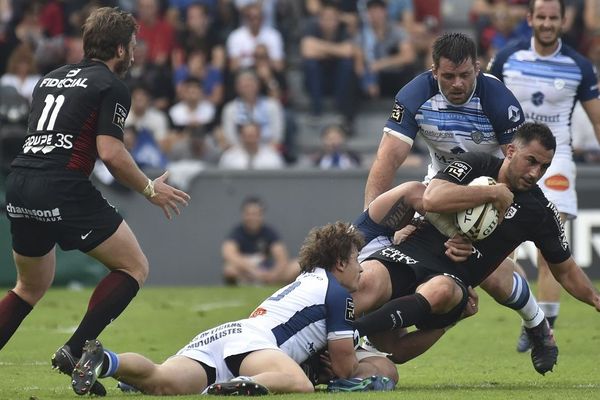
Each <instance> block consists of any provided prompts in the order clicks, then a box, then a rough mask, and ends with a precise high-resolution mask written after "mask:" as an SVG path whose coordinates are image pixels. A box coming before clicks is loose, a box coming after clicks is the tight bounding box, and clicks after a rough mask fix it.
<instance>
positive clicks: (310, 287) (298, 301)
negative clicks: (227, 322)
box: [243, 268, 354, 363]
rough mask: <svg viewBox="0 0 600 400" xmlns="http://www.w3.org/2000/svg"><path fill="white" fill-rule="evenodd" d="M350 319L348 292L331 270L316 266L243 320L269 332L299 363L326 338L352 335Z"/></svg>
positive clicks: (324, 341)
mask: <svg viewBox="0 0 600 400" xmlns="http://www.w3.org/2000/svg"><path fill="white" fill-rule="evenodd" d="M353 321H354V303H353V301H352V296H351V295H350V292H348V290H347V289H346V288H344V287H343V286H342V285H340V283H339V282H338V281H337V279H335V277H334V276H333V275H332V274H331V273H330V272H327V271H325V270H324V269H323V268H315V270H314V272H309V273H302V274H300V276H298V278H296V280H295V281H294V282H292V283H290V284H289V285H287V286H285V287H283V288H281V289H279V290H278V291H277V292H275V293H274V294H273V295H272V296H271V297H269V298H268V299H266V300H265V301H263V302H262V303H261V304H260V305H259V306H258V307H257V308H256V309H255V310H254V312H253V313H252V314H251V316H250V318H248V319H246V320H244V321H243V322H244V324H248V325H252V326H253V327H254V328H255V331H262V332H271V333H272V334H273V337H274V339H275V341H276V343H277V346H278V347H279V348H280V349H281V350H283V351H284V352H285V353H286V354H287V355H289V356H290V357H291V358H292V359H294V361H296V362H297V363H301V362H303V361H305V360H306V359H307V358H308V357H309V356H311V355H312V354H313V353H315V352H318V351H320V350H322V349H324V348H325V347H326V346H327V341H328V340H336V339H346V338H353V334H354V329H353V327H352V322H353Z"/></svg>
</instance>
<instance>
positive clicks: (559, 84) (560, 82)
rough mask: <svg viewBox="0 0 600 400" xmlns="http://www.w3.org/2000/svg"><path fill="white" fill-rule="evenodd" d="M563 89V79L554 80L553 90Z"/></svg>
mask: <svg viewBox="0 0 600 400" xmlns="http://www.w3.org/2000/svg"><path fill="white" fill-rule="evenodd" d="M564 87H565V81H564V79H560V78H556V79H555V80H554V89H556V90H562V89H564Z"/></svg>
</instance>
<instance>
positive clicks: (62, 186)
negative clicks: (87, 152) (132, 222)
mask: <svg viewBox="0 0 600 400" xmlns="http://www.w3.org/2000/svg"><path fill="white" fill-rule="evenodd" d="M6 213H7V215H8V219H9V221H10V231H11V234H12V246H13V249H14V250H15V252H17V253H18V254H21V255H23V256H27V257H40V256H43V255H45V254H47V253H48V252H49V251H50V250H51V249H52V248H53V247H54V245H55V244H58V245H59V246H60V247H61V248H62V249H63V250H74V249H78V250H80V251H82V252H88V251H90V250H92V249H94V248H95V247H96V246H98V245H99V244H100V243H102V242H104V241H105V240H106V239H108V238H109V237H110V236H111V235H112V234H113V233H115V231H116V230H117V228H118V227H119V225H120V224H121V222H123V218H122V217H121V215H119V213H118V212H117V210H116V209H115V208H114V207H113V206H111V205H110V204H108V202H107V201H106V199H105V198H104V197H102V194H101V193H100V192H99V191H98V190H97V189H96V188H95V187H94V185H92V183H91V182H90V180H89V179H88V177H87V176H85V175H84V174H82V173H81V172H71V171H40V170H34V169H25V168H14V169H13V170H12V172H11V173H10V174H9V175H8V177H7V178H6Z"/></svg>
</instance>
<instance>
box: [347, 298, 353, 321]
mask: <svg viewBox="0 0 600 400" xmlns="http://www.w3.org/2000/svg"><path fill="white" fill-rule="evenodd" d="M345 318H346V321H354V301H353V300H352V298H351V297H348V298H346V313H345Z"/></svg>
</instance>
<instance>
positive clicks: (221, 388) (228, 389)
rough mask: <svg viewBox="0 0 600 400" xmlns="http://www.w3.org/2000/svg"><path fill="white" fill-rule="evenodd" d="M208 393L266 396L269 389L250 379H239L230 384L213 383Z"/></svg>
mask: <svg viewBox="0 0 600 400" xmlns="http://www.w3.org/2000/svg"><path fill="white" fill-rule="evenodd" d="M206 393H207V394H212V395H217V396H264V395H266V394H269V389H267V388H266V387H264V386H263V385H261V384H260V383H256V382H254V381H253V380H252V379H250V378H248V377H237V378H233V379H232V380H230V381H228V382H223V383H213V384H212V385H210V386H209V387H207V388H206Z"/></svg>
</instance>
